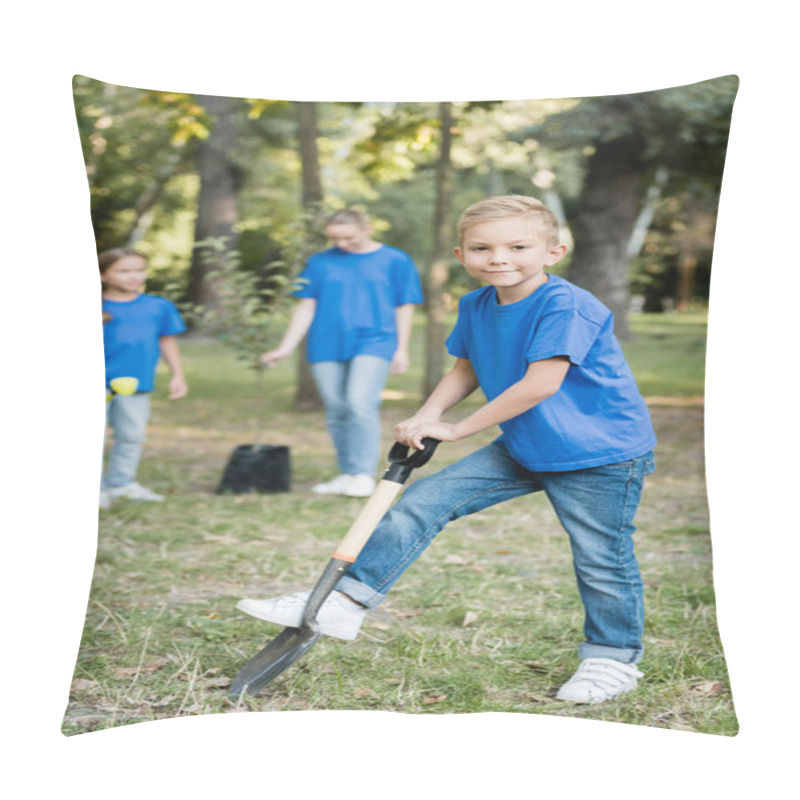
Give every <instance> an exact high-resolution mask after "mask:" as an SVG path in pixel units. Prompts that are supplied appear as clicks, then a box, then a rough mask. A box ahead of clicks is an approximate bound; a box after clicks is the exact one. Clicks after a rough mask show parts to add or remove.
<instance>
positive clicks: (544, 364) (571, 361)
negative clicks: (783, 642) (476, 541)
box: [238, 196, 656, 703]
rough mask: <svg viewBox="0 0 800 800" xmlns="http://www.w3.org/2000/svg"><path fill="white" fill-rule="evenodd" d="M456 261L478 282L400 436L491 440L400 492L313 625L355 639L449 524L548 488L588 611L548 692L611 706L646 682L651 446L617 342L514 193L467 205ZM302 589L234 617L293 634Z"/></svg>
mask: <svg viewBox="0 0 800 800" xmlns="http://www.w3.org/2000/svg"><path fill="white" fill-rule="evenodd" d="M458 234H459V246H458V247H457V248H456V249H455V255H456V258H458V260H459V261H460V262H461V263H462V264H463V265H464V267H465V268H466V270H467V272H468V273H469V274H470V275H471V276H472V277H473V278H476V279H477V280H480V281H481V282H482V283H484V284H486V285H485V286H484V287H483V288H481V289H478V290H476V291H473V292H470V293H469V294H467V295H466V296H465V297H464V298H463V299H462V300H461V303H460V305H459V316H458V321H457V323H456V326H455V329H454V330H453V332H452V333H451V335H450V337H449V338H448V340H447V348H448V350H449V352H450V353H451V355H453V356H455V357H456V363H455V366H454V367H453V369H452V370H451V371H450V372H449V373H448V374H447V375H446V376H445V377H444V378H443V379H442V381H441V382H440V383H439V385H438V386H437V388H436V389H435V390H434V391H433V393H432V394H431V396H430V397H429V398H428V400H427V401H426V402H425V404H424V405H423V406H422V408H421V409H420V410H419V411H418V412H417V413H416V414H415V415H414V416H413V417H411V418H410V419H407V420H405V421H404V422H401V423H399V424H398V425H397V426H396V428H395V437H396V439H397V440H398V441H400V442H402V443H404V444H406V445H409V446H412V447H415V448H420V447H421V442H422V439H423V438H424V437H428V436H429V437H432V438H435V439H439V440H441V441H445V442H447V441H456V440H458V439H462V438H464V437H466V436H470V435H473V434H475V433H478V432H479V431H483V430H486V429H488V428H490V427H492V426H494V425H499V426H500V428H501V430H502V435H501V436H500V437H499V438H498V439H497V440H495V441H494V442H492V443H491V444H490V445H488V446H486V447H484V448H482V449H480V450H478V451H477V452H475V453H473V454H472V455H470V456H467V457H466V458H464V459H462V460H461V461H459V462H457V463H455V464H453V465H451V466H449V467H446V468H445V469H443V470H442V471H441V472H439V473H437V474H435V475H432V476H430V477H428V478H424V479H422V480H419V481H417V482H415V483H414V484H412V485H411V486H410V487H409V489H408V490H407V491H406V493H405V494H404V496H403V497H402V498H401V500H400V501H399V502H398V503H397V504H396V505H395V507H394V508H393V509H392V510H391V511H390V512H389V513H388V514H387V515H386V516H385V517H384V518H383V520H382V521H381V523H380V525H379V526H378V528H377V529H376V531H375V533H374V534H373V536H372V538H371V539H370V541H369V542H368V543H367V545H366V546H365V547H364V549H363V550H362V551H361V554H360V555H359V557H358V559H357V560H356V562H355V564H353V566H352V567H351V568H350V569H349V570H348V572H347V574H346V575H344V577H343V578H342V579H341V581H340V582H339V584H338V586H337V591H336V592H334V593H333V594H332V595H331V597H330V598H329V599H328V601H327V602H326V603H325V605H323V607H322V609H321V610H320V613H319V615H318V618H317V619H318V622H319V623H320V628H321V630H322V632H323V633H327V634H329V635H332V636H337V637H339V638H345V639H352V638H355V636H356V634H357V632H358V629H359V627H360V625H361V623H362V621H363V619H364V616H365V615H366V612H367V611H368V610H369V609H371V608H374V607H375V606H377V605H378V603H380V602H381V601H382V600H383V599H384V597H385V594H386V592H387V591H388V590H389V588H390V587H391V586H392V585H393V584H394V582H395V581H396V580H397V579H398V577H399V576H400V575H401V574H402V572H403V571H404V570H405V569H406V568H407V567H408V566H409V565H410V564H411V563H412V562H413V561H414V560H415V559H416V558H417V557H418V556H419V555H420V553H421V552H422V551H423V550H424V548H425V547H427V545H428V544H429V543H430V542H431V541H432V539H433V537H434V536H435V535H436V534H437V533H438V532H439V531H440V530H441V529H442V528H443V527H444V526H445V525H446V524H447V522H449V521H450V520H453V519H457V518H458V517H461V516H464V515H466V514H472V513H475V512H476V511H479V510H481V509H483V508H487V507H488V506H490V505H494V504H496V503H499V502H502V501H504V500H508V499H511V498H513V497H518V496H520V495H522V494H527V493H531V492H537V491H544V492H545V494H546V495H547V497H548V499H549V500H550V502H551V504H552V505H553V508H554V510H555V512H556V514H557V516H558V518H559V521H560V522H561V524H562V525H563V527H564V529H565V530H566V532H567V534H568V535H569V537H570V544H571V547H572V553H573V563H574V567H575V573H576V576H577V580H578V589H579V592H580V596H581V599H582V602H583V605H584V611H585V624H584V634H585V637H586V641H584V642H583V643H582V644H581V645H580V647H579V649H578V654H579V656H580V658H581V659H582V661H581V665H580V667H579V669H578V671H577V672H576V673H575V675H574V676H573V677H572V678H571V679H570V680H569V681H568V682H567V683H566V684H565V685H564V686H562V687H561V689H560V690H559V692H558V694H557V697H558V698H559V699H563V700H570V701H573V702H582V703H597V702H603V701H605V700H609V699H611V698H613V697H616V696H617V695H619V694H621V693H622V692H626V691H629V690H631V689H633V688H635V686H636V683H637V679H638V678H640V677H642V673H641V672H639V670H638V669H637V667H636V666H635V665H636V663H638V661H639V660H640V659H641V657H642V652H643V648H642V641H641V639H642V626H643V617H644V614H643V602H642V581H641V576H640V574H639V568H638V565H637V562H636V558H635V556H634V553H633V540H632V534H633V532H634V529H635V528H634V525H633V518H634V514H635V512H636V508H637V507H638V504H639V500H640V496H641V490H642V485H643V483H644V477H645V475H647V474H649V473H650V472H652V470H653V463H654V462H653V454H652V448H653V447H654V445H655V442H656V438H655V434H654V432H653V428H652V425H651V422H650V417H649V414H648V411H647V407H646V405H645V403H644V400H643V399H642V397H641V395H640V394H639V391H638V389H637V387H636V383H635V381H634V378H633V375H632V374H631V371H630V369H629V367H628V365H627V364H626V362H625V359H624V356H623V354H622V351H621V349H620V347H619V344H618V342H617V340H616V338H615V337H614V334H613V324H614V323H613V317H612V314H611V312H610V311H609V310H608V309H607V308H606V307H605V306H604V305H602V304H601V303H600V302H599V301H598V300H597V299H595V298H594V297H593V296H592V295H590V294H589V293H588V292H586V291H583V290H582V289H579V288H578V287H576V286H574V285H572V284H570V283H569V282H568V281H565V280H563V279H561V278H559V277H557V276H555V275H549V274H548V273H547V271H546V270H547V268H548V267H551V266H553V265H554V264H556V263H557V262H558V261H559V260H560V259H561V258H563V256H564V254H565V252H566V248H565V246H564V245H562V244H559V243H558V224H557V221H556V219H555V217H554V215H553V214H552V212H550V210H549V209H547V208H546V206H544V205H543V204H542V203H540V202H539V201H538V200H534V199H533V198H528V197H523V196H503V197H495V198H490V199H488V200H484V201H482V202H480V203H476V204H474V205H472V206H470V207H469V208H468V209H467V210H466V211H465V212H464V213H463V214H462V216H461V219H460V220H459V223H458ZM479 387H480V388H481V389H482V391H483V393H484V395H485V396H486V399H487V403H486V405H484V406H482V407H481V408H479V409H478V410H477V411H475V412H474V413H472V414H470V415H469V416H467V417H466V418H465V419H463V420H461V421H460V422H457V423H454V424H451V423H445V422H442V421H441V417H442V415H443V414H444V412H445V411H446V410H447V409H449V408H450V407H452V406H453V405H455V404H456V403H458V402H459V401H460V400H463V399H464V398H465V397H467V396H468V395H470V394H471V393H472V392H473V391H475V390H476V389H477V388H479ZM307 596H308V595H307V593H301V594H298V595H291V596H289V597H284V598H276V599H272V600H261V601H259V600H243V601H241V603H240V604H239V606H238V608H240V610H242V611H245V612H246V613H248V614H252V615H253V616H257V617H259V618H260V619H265V620H267V621H270V622H275V623H278V624H282V625H297V624H299V621H300V618H301V616H302V610H303V606H304V604H305V601H306V599H307Z"/></svg>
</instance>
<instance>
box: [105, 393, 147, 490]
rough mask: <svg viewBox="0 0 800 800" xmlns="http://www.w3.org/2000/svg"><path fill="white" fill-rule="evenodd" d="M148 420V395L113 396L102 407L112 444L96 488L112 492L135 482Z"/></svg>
mask: <svg viewBox="0 0 800 800" xmlns="http://www.w3.org/2000/svg"><path fill="white" fill-rule="evenodd" d="M149 419H150V394H149V393H147V392H142V393H141V394H132V395H115V396H114V397H112V398H111V399H110V400H109V401H108V403H107V404H106V423H107V425H108V426H109V427H110V428H111V430H112V433H113V440H112V442H111V447H110V450H109V453H108V460H107V463H106V471H105V477H104V478H103V480H102V482H101V484H100V487H101V488H102V489H113V488H116V487H118V486H127V485H128V484H129V483H133V482H134V481H135V480H136V472H137V470H138V469H139V461H140V460H141V458H142V449H143V448H144V441H145V432H146V430H147V421H148V420H149Z"/></svg>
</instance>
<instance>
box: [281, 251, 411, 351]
mask: <svg viewBox="0 0 800 800" xmlns="http://www.w3.org/2000/svg"><path fill="white" fill-rule="evenodd" d="M299 279H300V281H301V286H300V288H299V289H298V290H297V291H295V292H294V295H295V297H313V298H314V299H315V300H316V301H317V306H316V311H315V314H314V321H313V322H312V323H311V328H310V329H309V332H308V360H309V361H310V362H311V363H315V362H318V361H349V360H350V359H352V358H355V356H358V355H373V356H378V357H379V358H383V359H385V360H387V361H391V360H392V358H393V357H394V353H395V350H396V349H397V326H396V322H395V309H396V308H397V306H402V305H407V304H409V303H421V302H422V300H423V295H422V286H421V284H420V280H419V275H418V274H417V270H416V268H415V267H414V263H413V262H412V260H411V258H410V256H408V255H407V254H406V253H404V252H403V251H402V250H398V249H397V248H394V247H390V246H389V245H381V247H380V248H379V249H378V250H374V251H373V252H371V253H349V252H347V251H345V250H341V249H340V248H338V247H333V248H330V249H328V250H324V251H323V252H321V253H316V254H315V255H313V256H311V258H309V260H308V263H307V264H306V268H305V270H303V272H302V273H301V274H300V278H299Z"/></svg>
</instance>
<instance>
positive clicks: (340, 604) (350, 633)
mask: <svg viewBox="0 0 800 800" xmlns="http://www.w3.org/2000/svg"><path fill="white" fill-rule="evenodd" d="M310 594H311V592H297V593H295V594H290V595H286V596H285V597H273V598H271V599H269V600H252V599H250V598H246V599H244V600H240V601H239V602H238V603H237V604H236V608H238V609H239V611H243V612H244V613H245V614H249V615H250V616H251V617H257V618H258V619H263V620H264V621H266V622H274V623H275V624H276V625H285V626H286V627H288V628H298V627H300V623H301V622H302V621H303V611H305V607H306V604H307V603H308V598H309V595H310ZM366 615H367V609H366V608H365V607H364V606H362V605H359V604H358V603H356V602H355V601H354V600H351V599H350V598H349V597H345V596H344V595H343V594H341V593H340V592H333V593H332V594H331V595H330V596H329V597H328V598H327V599H326V600H325V602H324V603H323V604H322V607H321V608H320V610H319V611H318V612H317V624H318V625H319V629H320V631H321V632H322V633H324V634H325V635H326V636H333V637H335V638H336V639H347V640H352V639H355V638H356V636H358V631H359V630H360V629H361V623H362V622H364V618H365V617H366Z"/></svg>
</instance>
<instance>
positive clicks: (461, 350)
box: [447, 275, 656, 472]
mask: <svg viewBox="0 0 800 800" xmlns="http://www.w3.org/2000/svg"><path fill="white" fill-rule="evenodd" d="M447 349H448V351H449V352H450V353H451V355H454V356H456V357H458V358H466V359H469V361H470V363H471V364H472V367H473V369H474V370H475V374H476V375H477V378H478V381H479V383H480V386H481V389H482V390H483V392H484V394H485V396H486V399H487V400H488V401H491V400H493V399H494V398H495V397H497V396H498V395H499V394H501V393H502V392H504V391H505V390H506V389H508V388H509V387H510V386H511V385H512V384H514V383H516V382H517V381H519V380H521V379H522V378H523V377H524V375H525V373H526V371H527V369H528V366H529V365H530V364H531V363H532V362H534V361H542V360H544V359H547V358H553V357H556V356H566V357H567V358H568V359H569V361H570V367H569V369H568V370H567V374H566V377H565V378H564V382H563V383H562V385H561V388H560V389H559V390H558V391H557V392H556V393H555V394H554V395H553V396H552V397H549V398H547V399H546V400H544V401H542V402H541V403H539V404H538V405H536V406H534V407H533V408H532V409H530V410H529V411H526V412H525V413H523V414H520V415H519V416H517V417H515V418H513V419H510V420H508V421H507V422H504V423H502V424H501V425H500V429H501V430H502V432H503V434H502V436H501V437H500V441H502V442H503V444H504V445H505V447H506V449H507V450H508V452H509V454H510V455H511V457H512V458H513V459H514V460H515V461H517V462H518V463H519V464H521V465H522V466H524V467H526V468H527V469H530V470H532V471H535V472H547V471H552V472H562V471H567V470H575V469H586V468H588V467H597V466H602V465H604V464H613V463H615V462H618V461H625V460H628V459H631V458H635V457H637V456H641V455H644V454H645V453H647V452H649V451H650V450H651V449H652V448H653V447H654V446H655V443H656V436H655V433H654V431H653V427H652V423H651V421H650V414H649V412H648V410H647V406H646V404H645V402H644V399H643V398H642V396H641V394H640V393H639V389H638V387H637V386H636V381H635V379H634V377H633V373H632V372H631V370H630V367H629V366H628V364H627V362H626V361H625V357H624V355H623V353H622V349H621V347H620V345H619V342H618V341H617V339H616V337H615V336H614V318H613V315H612V313H611V311H610V310H609V309H608V308H606V306H604V305H603V304H602V303H601V302H600V301H599V300H598V299H597V298H595V297H594V296H593V295H591V294H590V293H589V292H587V291H585V290H583V289H580V288H579V287H577V286H575V285H574V284H572V283H570V282H569V281H566V280H564V279H563V278H559V277H558V276H556V275H549V276H548V281H547V283H545V284H543V285H542V286H540V287H539V288H538V289H536V291H534V292H533V293H532V294H531V295H530V296H529V297H526V298H525V299H524V300H520V301H519V302H516V303H511V304H508V305H499V304H498V303H497V294H496V291H495V289H494V287H492V286H486V287H484V288H482V289H478V290H476V291H473V292H470V293H469V294H467V295H465V296H464V297H463V298H462V299H461V302H460V304H459V314H458V321H457V323H456V326H455V328H454V330H453V332H452V333H451V334H450V337H449V338H448V340H447Z"/></svg>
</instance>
